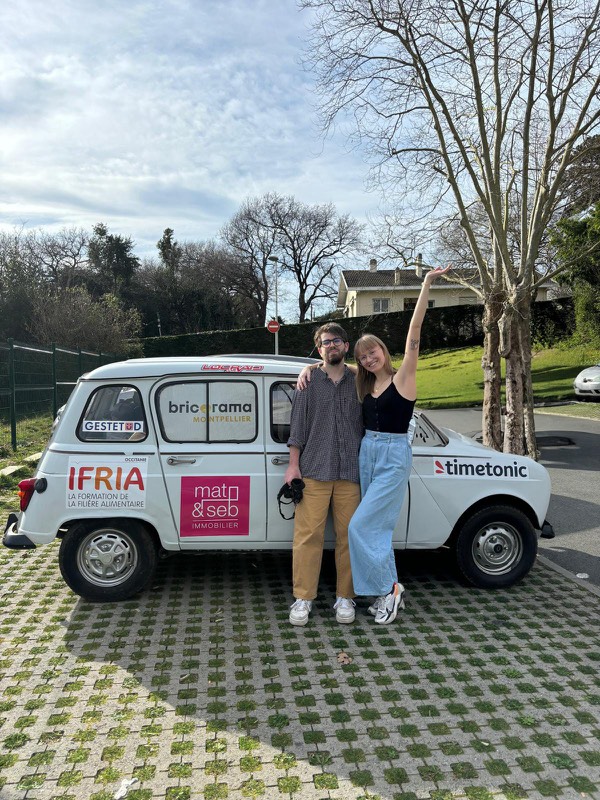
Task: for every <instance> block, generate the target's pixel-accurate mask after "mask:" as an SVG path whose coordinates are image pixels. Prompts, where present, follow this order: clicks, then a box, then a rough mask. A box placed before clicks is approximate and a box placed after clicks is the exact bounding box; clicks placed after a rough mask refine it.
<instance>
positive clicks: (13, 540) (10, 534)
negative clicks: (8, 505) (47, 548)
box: [2, 514, 35, 550]
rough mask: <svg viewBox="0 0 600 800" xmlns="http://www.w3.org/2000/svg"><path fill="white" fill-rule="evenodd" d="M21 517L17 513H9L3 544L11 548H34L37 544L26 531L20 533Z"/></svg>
mask: <svg viewBox="0 0 600 800" xmlns="http://www.w3.org/2000/svg"><path fill="white" fill-rule="evenodd" d="M18 523H19V518H18V517H17V515H16V514H9V515H8V520H7V521H6V527H5V528H4V536H3V537H2V544H3V545H4V547H8V548H9V549H10V550H34V549H35V545H34V543H33V542H32V541H31V539H29V538H28V537H27V536H25V534H24V533H18V531H17V525H18Z"/></svg>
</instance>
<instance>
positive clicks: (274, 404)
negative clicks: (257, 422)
mask: <svg viewBox="0 0 600 800" xmlns="http://www.w3.org/2000/svg"><path fill="white" fill-rule="evenodd" d="M295 388H296V384H295V383H274V384H273V385H272V386H271V438H272V439H273V441H274V442H279V443H280V444H287V440H288V439H289V438H290V417H291V415H292V400H293V399H294V389H295Z"/></svg>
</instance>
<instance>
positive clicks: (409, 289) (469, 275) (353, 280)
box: [337, 258, 555, 317]
mask: <svg viewBox="0 0 600 800" xmlns="http://www.w3.org/2000/svg"><path fill="white" fill-rule="evenodd" d="M426 271H427V268H426V267H421V266H420V265H417V268H416V269H412V268H410V269H406V268H405V269H399V268H397V269H377V260H376V259H375V258H372V259H371V260H370V262H369V269H345V270H342V271H341V273H340V285H339V289H338V299H337V307H338V309H343V311H344V316H345V317H365V316H369V315H370V314H385V313H387V312H389V311H407V310H411V309H413V308H414V307H415V305H416V302H417V298H418V296H419V292H420V291H421V284H422V283H423V275H424V273H425V272H426ZM456 272H457V273H460V274H461V277H463V278H464V279H465V280H469V281H471V282H473V283H476V282H477V280H478V275H477V270H475V269H463V270H458V269H457V270H456ZM554 286H555V284H554V282H553V281H547V282H545V283H544V284H543V285H542V286H541V287H540V288H539V290H538V294H537V297H536V300H548V299H552V297H551V296H550V297H549V296H548V292H551V293H552V289H553V287H554ZM479 302H480V300H479V297H478V296H477V294H476V293H475V292H474V291H473V290H472V289H470V288H468V287H466V286H461V285H459V284H457V283H449V282H448V281H445V280H439V281H436V282H435V283H433V284H432V286H431V290H430V292H429V308H441V307H442V306H461V305H473V304H475V303H479Z"/></svg>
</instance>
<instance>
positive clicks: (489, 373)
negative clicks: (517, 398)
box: [481, 301, 502, 450]
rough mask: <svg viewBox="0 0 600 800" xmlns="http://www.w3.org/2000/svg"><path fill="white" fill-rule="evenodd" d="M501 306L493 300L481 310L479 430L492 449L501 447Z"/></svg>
mask: <svg viewBox="0 0 600 800" xmlns="http://www.w3.org/2000/svg"><path fill="white" fill-rule="evenodd" d="M500 309H501V306H500V304H499V303H493V302H492V301H490V302H488V303H486V306H485V309H484V312H483V330H484V340H483V356H482V359H481V367H482V369H483V409H482V422H481V426H482V432H483V444H485V445H486V446H487V447H493V448H494V450H501V449H502V426H501V404H500V386H501V382H502V381H501V372H500V353H499V347H498V345H499V338H500V336H499V331H498V318H499V317H500V313H501V311H500Z"/></svg>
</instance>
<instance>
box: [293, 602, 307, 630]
mask: <svg viewBox="0 0 600 800" xmlns="http://www.w3.org/2000/svg"><path fill="white" fill-rule="evenodd" d="M311 610H312V600H296V602H295V603H292V606H291V608H290V623H291V624H292V625H306V623H307V622H308V615H309V614H310V612H311Z"/></svg>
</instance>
